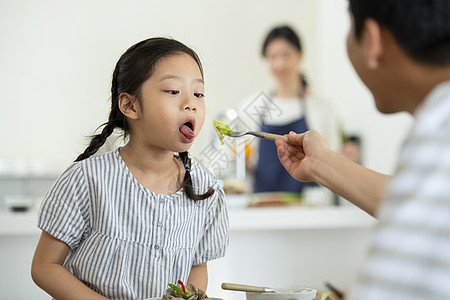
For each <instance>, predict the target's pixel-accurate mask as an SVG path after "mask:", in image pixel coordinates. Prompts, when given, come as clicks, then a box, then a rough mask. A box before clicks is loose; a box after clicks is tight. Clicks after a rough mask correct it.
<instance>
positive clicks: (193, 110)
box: [138, 53, 205, 152]
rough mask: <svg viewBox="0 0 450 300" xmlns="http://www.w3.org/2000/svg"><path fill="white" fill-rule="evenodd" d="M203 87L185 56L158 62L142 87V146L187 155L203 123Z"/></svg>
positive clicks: (192, 65)
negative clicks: (186, 152)
mask: <svg viewBox="0 0 450 300" xmlns="http://www.w3.org/2000/svg"><path fill="white" fill-rule="evenodd" d="M203 97H204V83H203V78H202V74H201V72H200V69H199V67H198V65H197V63H196V62H195V60H194V59H193V58H192V57H191V56H189V55H188V54H184V53H180V54H175V55H171V56H168V57H165V58H163V59H161V60H160V61H159V62H158V64H157V65H155V68H154V72H153V74H152V76H150V78H149V79H147V80H146V81H145V82H144V83H143V84H142V87H141V102H140V103H141V107H140V110H141V116H140V118H139V120H138V121H139V122H140V126H138V128H141V130H140V132H141V136H142V137H143V140H144V143H146V144H148V145H149V146H152V147H160V148H163V149H167V150H170V151H173V152H184V151H187V150H188V149H189V148H190V147H191V145H192V143H193V142H194V140H195V138H196V136H197V135H198V133H199V132H200V129H201V128H202V126H203V123H204V121H205V100H204V98H203Z"/></svg>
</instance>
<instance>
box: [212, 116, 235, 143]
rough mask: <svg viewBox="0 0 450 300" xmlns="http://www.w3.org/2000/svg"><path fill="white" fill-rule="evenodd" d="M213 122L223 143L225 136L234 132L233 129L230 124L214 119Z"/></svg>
mask: <svg viewBox="0 0 450 300" xmlns="http://www.w3.org/2000/svg"><path fill="white" fill-rule="evenodd" d="M213 123H214V129H215V130H216V132H217V135H218V136H219V140H220V143H221V144H222V145H223V138H224V137H225V136H226V135H229V134H230V133H231V132H232V130H231V129H230V126H228V125H227V124H225V123H223V122H220V121H218V120H214V122H213Z"/></svg>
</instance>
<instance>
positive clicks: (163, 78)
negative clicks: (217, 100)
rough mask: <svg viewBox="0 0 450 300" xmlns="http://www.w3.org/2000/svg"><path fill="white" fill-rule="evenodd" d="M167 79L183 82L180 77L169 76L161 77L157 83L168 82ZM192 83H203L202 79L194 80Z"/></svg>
mask: <svg viewBox="0 0 450 300" xmlns="http://www.w3.org/2000/svg"><path fill="white" fill-rule="evenodd" d="M168 79H175V80H178V81H183V79H182V78H181V77H180V76H177V75H171V74H167V75H164V76H163V77H161V79H160V80H159V81H164V80H168ZM193 82H199V83H203V84H204V83H205V82H204V81H203V79H202V78H197V79H194V80H193Z"/></svg>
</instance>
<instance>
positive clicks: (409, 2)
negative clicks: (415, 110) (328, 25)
mask: <svg viewBox="0 0 450 300" xmlns="http://www.w3.org/2000/svg"><path fill="white" fill-rule="evenodd" d="M349 2H350V11H351V13H352V15H353V20H354V25H355V36H356V38H358V39H359V38H360V37H361V33H362V29H363V27H364V22H365V20H366V19H367V18H372V19H374V20H375V21H377V22H378V23H379V24H380V25H381V26H384V27H386V28H387V29H388V30H389V31H390V32H391V33H392V35H393V36H394V38H395V39H396V41H397V42H398V44H399V45H400V47H402V49H404V50H405V52H406V53H407V54H408V55H409V56H410V57H411V58H413V59H414V60H416V61H418V62H422V63H426V64H429V65H437V66H439V65H441V66H442V65H449V64H450V1H448V0H376V1H374V0H349Z"/></svg>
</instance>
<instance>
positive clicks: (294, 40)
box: [261, 25, 308, 90]
mask: <svg viewBox="0 0 450 300" xmlns="http://www.w3.org/2000/svg"><path fill="white" fill-rule="evenodd" d="M277 39H283V40H285V41H286V42H288V43H289V44H291V45H292V46H294V48H295V49H296V50H298V52H300V53H302V52H303V48H302V41H301V40H300V37H299V36H298V35H297V34H296V33H295V31H294V30H293V29H292V28H291V27H289V26H286V25H283V26H279V27H275V28H273V29H272V30H271V31H270V32H269V33H268V34H267V36H266V39H265V40H264V43H263V46H262V51H261V54H262V56H264V57H265V56H266V51H267V47H268V46H269V44H270V43H271V42H273V41H274V40H277ZM300 81H301V85H302V88H303V90H306V89H307V87H308V82H307V81H306V78H305V75H304V74H300Z"/></svg>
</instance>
